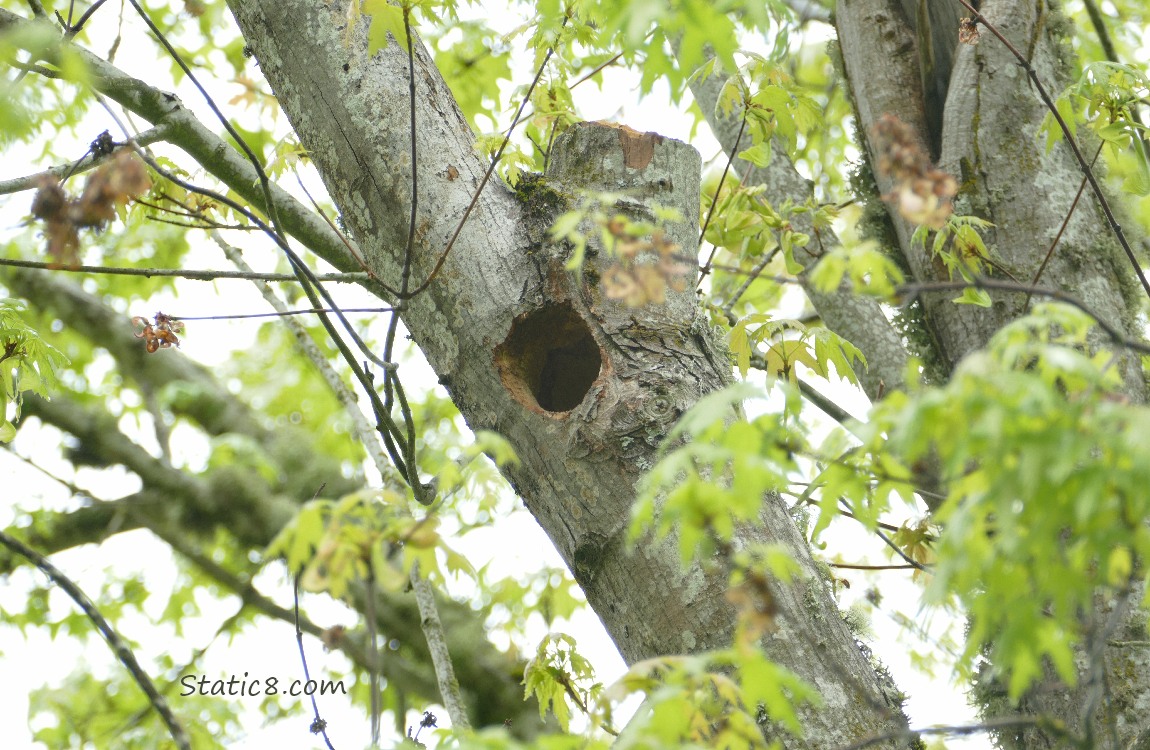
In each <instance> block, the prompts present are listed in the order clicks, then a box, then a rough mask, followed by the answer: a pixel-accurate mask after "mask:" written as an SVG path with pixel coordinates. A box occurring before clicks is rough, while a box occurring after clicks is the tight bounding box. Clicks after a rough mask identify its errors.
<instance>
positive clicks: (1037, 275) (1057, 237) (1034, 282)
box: [1022, 141, 1106, 310]
mask: <svg viewBox="0 0 1150 750" xmlns="http://www.w3.org/2000/svg"><path fill="white" fill-rule="evenodd" d="M1104 145H1106V143H1105V141H1103V142H1102V143H1099V144H1098V150H1097V151H1095V152H1094V158H1093V159H1091V160H1090V166H1091V167H1093V166H1094V164H1095V163H1097V161H1098V157H1099V156H1100V155H1101V154H1102V147H1103V146H1104ZM1085 190H1086V175H1083V176H1082V182H1081V183H1079V185H1078V192H1077V193H1075V194H1074V200H1073V201H1071V203H1070V209H1069V210H1068V211H1067V212H1066V217H1065V218H1064V219H1063V220H1062V226H1060V227H1058V232H1057V234H1055V235H1054V239H1053V240H1051V242H1050V248H1049V249H1048V250H1047V251H1046V257H1045V258H1043V259H1042V263H1041V265H1039V266H1038V270H1037V271H1035V272H1034V278H1033V279H1031V280H1030V285H1031V286H1037V285H1038V280H1039V279H1041V278H1042V272H1043V271H1045V270H1046V264H1047V263H1049V262H1050V259H1051V258H1053V257H1054V249H1055V248H1056V247H1058V242H1059V240H1061V239H1062V235H1063V233H1064V232H1065V231H1066V227H1067V226H1068V225H1069V224H1070V217H1072V216H1074V209H1076V208H1078V201H1079V200H1081V199H1082V193H1083V192H1084V191H1085ZM1028 307H1030V295H1029V294H1027V295H1026V301H1024V302H1023V303H1022V309H1023V310H1025V309H1027V308H1028Z"/></svg>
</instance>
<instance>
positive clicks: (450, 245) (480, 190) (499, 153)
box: [407, 18, 567, 298]
mask: <svg viewBox="0 0 1150 750" xmlns="http://www.w3.org/2000/svg"><path fill="white" fill-rule="evenodd" d="M563 25H564V26H566V25H567V19H566V18H564V19H563ZM554 52H555V50H554V48H552V47H548V48H547V54H545V55H544V56H543V62H541V63H539V70H538V71H537V72H536V73H535V79H534V80H533V81H531V85H530V86H529V87H528V88H527V93H526V94H525V95H524V96H523V101H522V102H520V103H519V109H518V110H517V111H516V112H515V117H514V118H513V119H512V120H511V127H509V128H507V133H506V134H505V135H504V136H503V142H502V143H500V144H499V148H498V149H497V150H496V152H495V155H494V156H492V157H491V164H490V165H488V167H487V171H486V172H485V173H484V175H483V179H482V180H480V181H479V187H477V188H476V189H475V194H474V195H472V196H471V202H470V203H468V204H467V208H466V209H464V211H463V216H461V217H460V218H459V223H458V224H456V225H455V231H454V232H452V234H451V239H449V240H448V241H447V247H445V248H443V252H442V253H441V254H440V256H439V260H437V261H436V262H435V267H433V268H432V269H431V273H429V274H428V275H427V279H426V280H425V281H424V282H423V283H422V284H420V285H419V286H418V287H416V288H415V289H414V290H413V291H411V292H409V293H408V295H407V298H410V297H414V296H415V295H417V294H419V293H420V292H422V291H423V290H424V289H427V287H429V286H431V282H432V281H434V280H435V277H436V275H437V274H438V273H439V269H440V268H442V267H443V263H444V261H446V260H447V254H448V253H450V252H451V248H453V247H454V246H455V240H456V239H458V237H459V233H460V232H462V231H463V225H464V224H466V223H467V218H468V217H469V216H471V211H472V210H473V209H474V208H475V204H476V203H478V202H479V196H480V195H481V194H482V193H483V188H485V187H487V183H488V181H490V180H491V175H492V174H493V173H494V172H495V166H496V165H497V164H499V160H500V159H502V158H503V151H504V149H506V148H507V144H508V143H509V142H510V141H511V134H512V133H513V132H514V131H515V127H516V126H517V125H518V124H519V120H520V118H521V117H522V116H523V109H524V107H526V106H527V103H528V102H530V101H531V93H532V92H533V91H535V87H536V86H537V85H539V81H540V79H541V78H543V71H544V70H546V69H547V63H548V62H550V60H551V55H552V54H554Z"/></svg>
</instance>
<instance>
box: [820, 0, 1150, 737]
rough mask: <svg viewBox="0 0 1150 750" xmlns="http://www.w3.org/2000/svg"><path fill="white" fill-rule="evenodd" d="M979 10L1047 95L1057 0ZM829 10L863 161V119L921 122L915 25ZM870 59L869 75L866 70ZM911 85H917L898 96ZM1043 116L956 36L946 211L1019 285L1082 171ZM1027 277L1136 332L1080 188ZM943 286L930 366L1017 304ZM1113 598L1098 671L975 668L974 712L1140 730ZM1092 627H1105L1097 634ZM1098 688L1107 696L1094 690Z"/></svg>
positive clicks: (1141, 700) (985, 5)
mask: <svg viewBox="0 0 1150 750" xmlns="http://www.w3.org/2000/svg"><path fill="white" fill-rule="evenodd" d="M929 2H957V0H929ZM981 12H982V13H983V14H984V15H985V16H986V18H987V19H988V20H989V21H990V22H991V23H993V24H994V25H995V26H997V27H998V28H999V29H1000V30H1001V31H1002V32H1003V33H1004V34H1005V35H1006V36H1007V38H1009V39H1010V40H1011V41H1012V42H1013V43H1014V45H1015V46H1016V47H1017V48H1018V49H1020V50H1022V51H1023V52H1024V53H1025V54H1027V55H1029V58H1028V59H1029V62H1030V63H1031V65H1033V67H1034V68H1035V70H1036V71H1037V74H1038V76H1039V78H1040V80H1041V81H1042V82H1043V83H1044V84H1045V86H1046V88H1047V90H1048V91H1049V92H1050V93H1051V95H1052V96H1056V95H1057V94H1058V92H1060V91H1061V90H1062V88H1063V87H1064V86H1065V85H1066V83H1067V77H1066V76H1067V71H1068V67H1069V63H1068V62H1067V59H1068V58H1067V56H1068V55H1070V54H1072V53H1071V52H1070V51H1069V49H1068V42H1067V40H1065V39H1064V38H1061V37H1059V36H1058V33H1059V32H1058V30H1059V29H1061V30H1063V31H1062V33H1064V32H1065V28H1066V26H1065V24H1063V23H1061V20H1062V19H1061V16H1060V12H1061V11H1060V8H1059V7H1058V6H1057V3H1051V2H1049V0H1040V1H1039V2H1032V1H1031V0H983V2H982V3H981ZM963 15H968V13H966V12H964V13H963ZM835 19H836V26H837V28H838V33H839V41H840V44H841V47H842V52H843V61H844V66H845V69H846V74H847V78H848V83H849V86H850V91H851V95H852V97H853V99H854V103H855V107H856V111H857V113H858V117H859V120H860V122H859V125H860V132H862V133H863V134H865V137H866V138H867V141H866V144H865V145H866V147H867V149H868V152H869V156H870V158H871V163H872V164H873V163H875V162H876V157H877V153H878V151H877V150H878V148H879V147H878V146H877V144H876V141H875V139H874V137H873V135H872V128H873V127H874V125H875V123H876V122H877V120H878V118H880V117H881V116H883V115H884V114H886V113H891V114H895V115H897V116H898V117H899V118H900V119H901V120H903V121H904V122H906V123H909V124H911V125H913V126H914V127H915V128H916V129H917V130H918V131H919V132H920V133H922V132H925V131H924V115H923V106H922V101H923V99H922V96H921V86H920V84H919V74H918V60H917V57H916V50H915V42H914V35H913V34H912V32H911V30H910V28H909V27H908V26H907V25H906V23H905V21H904V16H903V15H901V14H900V11H899V9H898V8H897V7H896V5H895V0H840V2H839V3H838V6H837V9H836V15H835ZM880 70H881V71H882V75H875V74H874V71H880ZM916 91H917V92H919V93H918V94H917V95H911V94H908V92H916ZM1045 114H1046V109H1045V107H1044V106H1043V103H1042V102H1041V100H1040V99H1039V98H1038V95H1037V92H1036V91H1035V90H1034V87H1033V85H1032V84H1031V82H1030V81H1029V79H1028V78H1027V75H1026V73H1025V72H1024V71H1023V69H1022V68H1021V67H1020V66H1019V65H1018V63H1017V61H1016V59H1015V58H1014V56H1013V55H1012V54H1011V53H1010V52H1009V51H1008V50H1007V49H1006V47H1005V46H1004V45H1003V44H1001V43H1000V42H999V41H998V40H997V39H995V38H994V37H993V36H991V35H990V34H989V33H987V32H983V34H982V40H981V41H980V42H979V43H978V44H977V45H976V46H964V45H960V47H959V49H958V54H957V57H956V62H955V68H954V71H953V74H952V77H951V82H950V94H949V96H948V98H947V104H946V109H945V116H944V127H943V140H942V154H941V157H940V163H939V166H940V167H941V168H942V169H944V170H945V171H947V172H949V173H950V174H951V175H953V176H954V177H955V178H956V179H957V180H958V182H959V184H960V186H961V192H960V194H959V197H958V199H957V200H956V210H957V212H958V213H959V214H973V215H975V216H978V217H981V218H983V219H987V220H989V221H991V222H993V223H994V227H993V228H992V229H990V230H989V231H987V232H986V233H985V239H986V245H987V247H988V248H989V249H990V251H991V253H992V256H993V257H994V258H995V259H996V260H997V261H998V263H999V264H1000V265H1001V266H1002V267H1003V268H1005V269H1006V270H1008V271H1009V272H1010V273H1011V274H1012V275H1013V276H1014V277H1015V278H1017V279H1018V280H1019V281H1021V282H1023V283H1029V282H1030V281H1031V280H1032V279H1033V278H1034V276H1035V273H1036V272H1037V270H1038V268H1039V267H1040V265H1041V264H1042V263H1043V259H1044V258H1045V257H1046V254H1047V252H1048V250H1049V248H1050V246H1051V243H1052V242H1053V241H1054V239H1055V237H1056V236H1057V235H1058V234H1059V230H1060V227H1061V226H1062V223H1063V220H1064V218H1065V216H1066V214H1067V212H1068V211H1069V210H1070V208H1071V205H1072V204H1073V202H1074V197H1075V193H1076V191H1077V190H1078V187H1079V185H1080V184H1081V181H1082V172H1081V171H1080V170H1079V167H1078V165H1077V163H1076V161H1075V160H1074V158H1073V156H1072V154H1071V152H1070V150H1069V148H1067V146H1066V144H1065V143H1062V144H1059V145H1057V146H1055V147H1054V149H1053V150H1051V151H1049V152H1047V149H1046V141H1045V137H1044V136H1042V135H1040V134H1039V132H1038V128H1039V125H1040V123H1041V121H1042V119H1043V117H1044V116H1045ZM1095 148H1096V146H1095ZM1089 153H1090V155H1092V154H1093V150H1092V149H1091V150H1090V151H1089ZM1088 158H1089V157H1088ZM878 188H879V190H880V192H882V193H888V192H890V191H891V189H892V182H891V181H890V180H889V179H886V178H883V177H882V176H881V175H880V176H879V177H878ZM1087 190H1088V191H1089V188H1088V189H1087ZM891 220H892V222H893V223H894V227H895V229H896V231H897V235H898V239H899V243H900V245H899V247H898V248H897V252H899V253H901V254H902V257H903V258H904V259H905V261H906V265H907V267H909V268H910V269H911V271H912V273H913V275H914V278H915V279H916V280H918V281H923V282H929V281H944V280H947V278H948V277H947V273H946V270H945V268H944V267H943V265H942V262H941V261H940V260H939V259H937V258H933V257H931V254H930V253H929V252H928V251H927V250H926V249H924V248H923V247H921V246H918V247H916V246H913V245H912V244H911V242H910V236H911V233H912V232H913V227H912V226H910V225H908V224H907V223H906V222H905V221H903V220H902V219H901V218H900V217H899V216H898V215H897V213H894V212H892V214H891ZM993 275H995V276H998V275H1000V274H999V272H997V271H996V272H995V273H994V274H993ZM1040 283H1041V284H1042V285H1044V286H1050V287H1055V288H1058V289H1062V290H1065V291H1068V292H1070V293H1072V294H1074V295H1075V296H1077V297H1078V298H1079V299H1081V300H1083V301H1084V302H1086V304H1087V305H1088V306H1089V307H1091V308H1092V309H1093V310H1094V311H1096V312H1097V313H1098V314H1099V315H1100V316H1101V317H1102V318H1104V319H1105V320H1108V321H1110V322H1111V323H1113V324H1115V325H1117V326H1118V327H1120V328H1123V329H1124V330H1125V331H1126V332H1127V334H1128V335H1138V334H1137V326H1136V323H1135V321H1134V312H1135V311H1136V310H1137V309H1138V304H1139V296H1140V295H1141V294H1142V291H1141V290H1140V289H1139V288H1138V287H1137V286H1136V284H1135V283H1134V281H1133V273H1132V270H1131V266H1130V264H1129V262H1128V261H1127V260H1126V258H1125V256H1124V254H1123V252H1122V250H1121V249H1120V248H1119V245H1118V243H1117V241H1116V240H1115V238H1114V234H1113V233H1112V232H1111V231H1110V229H1109V228H1108V226H1107V224H1106V222H1105V221H1104V219H1103V215H1102V212H1101V210H1100V209H1099V207H1098V203H1097V201H1096V200H1094V199H1093V197H1092V196H1091V195H1090V193H1089V192H1087V194H1086V195H1084V196H1083V199H1082V201H1081V202H1080V203H1079V205H1078V207H1077V209H1076V210H1075V212H1074V214H1073V217H1072V218H1071V220H1070V222H1069V223H1068V224H1067V226H1066V229H1065V231H1064V232H1063V233H1062V234H1061V237H1060V239H1059V242H1058V246H1057V248H1056V250H1055V252H1054V254H1053V256H1052V258H1051V260H1050V262H1049V264H1048V265H1047V267H1046V269H1045V271H1044V273H1043V275H1042V277H1041V280H1040ZM954 296H956V295H955V294H954V293H953V292H948V293H943V294H932V295H926V296H924V298H923V303H924V308H925V322H926V324H927V325H928V326H929V327H930V329H931V330H932V331H933V334H934V338H935V342H936V344H937V348H936V350H935V353H936V355H937V357H938V363H937V364H938V365H939V367H938V368H937V370H936V371H941V372H943V373H949V372H950V371H951V370H953V368H954V366H955V365H956V364H957V363H958V361H959V360H961V359H962V358H963V357H964V356H965V355H967V354H968V353H970V352H971V351H973V350H975V349H977V348H979V347H981V346H983V345H984V344H985V343H986V342H987V341H988V340H989V339H990V337H991V336H992V335H994V333H995V332H996V331H998V330H999V329H1000V328H1001V327H1002V326H1003V325H1004V324H1006V323H1008V322H1010V321H1011V320H1014V319H1015V318H1017V317H1019V316H1020V315H1022V314H1023V313H1024V312H1025V310H1024V309H1023V307H1024V304H1025V299H1026V297H1025V295H1022V294H1009V293H992V294H991V297H992V298H993V300H994V304H993V306H992V307H991V308H988V309H984V308H980V307H974V306H971V305H956V304H953V303H952V302H951V301H950V300H952V299H953V298H954ZM1118 366H1119V367H1120V368H1121V370H1122V372H1123V375H1124V378H1125V382H1126V392H1127V394H1128V395H1129V397H1130V398H1131V399H1132V400H1134V401H1136V402H1144V401H1145V397H1146V392H1145V391H1146V386H1145V382H1144V380H1143V376H1142V372H1141V368H1140V367H1139V362H1138V359H1137V357H1135V356H1133V355H1132V354H1131V353H1126V354H1124V355H1120V360H1119V365H1118ZM1140 599H1141V594H1140V591H1135V592H1134V593H1133V595H1132V598H1131V601H1133V602H1135V603H1137V602H1138V601H1139V600H1140ZM1113 606H1114V602H1112V601H1105V602H1100V605H1099V607H1098V609H1097V611H1095V612H1094V613H1090V614H1088V615H1086V618H1087V621H1088V624H1089V627H1090V629H1091V631H1092V632H1093V633H1094V634H1095V635H1094V637H1102V638H1104V639H1105V638H1107V637H1108V639H1109V641H1110V642H1111V643H1112V644H1118V645H1109V646H1107V647H1106V648H1105V649H1104V657H1103V659H1102V660H1101V662H1099V663H1101V664H1103V665H1104V669H1103V670H1097V671H1094V670H1091V669H1089V668H1088V663H1089V660H1088V659H1087V657H1086V654H1085V653H1082V654H1080V658H1079V667H1080V670H1081V674H1080V677H1079V680H1078V685H1077V686H1076V687H1075V688H1068V687H1066V686H1065V685H1062V684H1060V683H1059V682H1058V680H1057V679H1056V678H1055V677H1054V675H1053V673H1052V672H1049V671H1048V672H1049V675H1048V677H1049V679H1048V680H1047V681H1046V682H1045V683H1043V684H1040V685H1038V686H1037V687H1036V688H1035V689H1034V690H1033V691H1032V692H1031V694H1029V695H1027V696H1026V697H1025V698H1024V700H1023V704H1022V705H1021V706H1019V707H1012V706H1010V705H1008V702H1007V701H1006V698H1005V693H1004V690H1003V689H1002V688H1001V686H996V683H995V682H994V680H993V679H989V677H988V679H986V680H984V681H983V682H982V684H981V685H980V686H979V689H978V690H977V691H976V696H977V699H978V701H979V703H980V706H981V708H982V711H983V713H984V718H986V719H990V718H995V717H999V716H1002V715H1003V714H1008V713H1011V712H1014V711H1019V712H1021V713H1023V714H1029V715H1045V716H1050V717H1055V718H1057V719H1060V720H1062V721H1064V722H1065V723H1066V725H1067V727H1068V728H1069V729H1070V730H1071V731H1074V732H1081V731H1082V730H1083V729H1084V725H1083V714H1084V711H1085V710H1086V708H1087V707H1095V706H1096V710H1095V711H1094V712H1093V716H1094V722H1093V725H1092V729H1091V731H1092V732H1093V736H1094V737H1096V738H1099V739H1098V742H1099V743H1100V746H1102V745H1103V744H1104V745H1105V746H1107V747H1110V746H1111V744H1112V743H1113V742H1114V741H1115V740H1117V744H1116V745H1114V746H1116V747H1123V748H1125V747H1127V746H1129V744H1130V743H1131V742H1132V741H1133V740H1134V739H1135V738H1136V737H1138V736H1139V735H1140V734H1146V733H1147V732H1148V731H1150V698H1148V696H1150V652H1148V651H1147V650H1146V649H1145V647H1144V646H1143V647H1130V646H1129V644H1130V643H1132V642H1142V643H1143V644H1144V643H1145V639H1146V636H1145V633H1146V627H1145V623H1146V613H1145V612H1143V611H1139V610H1137V609H1136V608H1122V609H1121V612H1124V613H1126V614H1125V616H1124V617H1119V618H1116V621H1115V622H1113V623H1112V622H1110V620H1111V619H1112V618H1111V614H1110V612H1111V609H1112V607H1113ZM1104 633H1106V634H1108V635H1099V634H1104ZM992 671H993V670H988V671H987V674H988V675H989V674H990V673H991V672H992ZM1103 672H1104V673H1105V674H1103ZM1103 692H1105V694H1106V696H1107V698H1106V699H1104V700H1098V698H1099V696H1100V695H1101V694H1102V693H1103ZM1000 739H1001V741H1002V742H1004V743H1005V744H1007V745H1008V746H1010V747H1019V748H1039V747H1055V746H1058V745H1059V739H1058V738H1057V737H1056V736H1054V735H1052V734H1048V733H1045V732H1044V731H1043V730H1041V729H1038V728H1035V729H1031V730H1027V731H1020V732H1018V733H1014V734H1003V735H1001V737H1000Z"/></svg>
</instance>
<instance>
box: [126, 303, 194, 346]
mask: <svg viewBox="0 0 1150 750" xmlns="http://www.w3.org/2000/svg"><path fill="white" fill-rule="evenodd" d="M132 325H133V326H135V328H136V332H135V336H136V338H138V339H143V340H144V345H145V346H146V347H147V349H148V353H149V354H152V353H154V352H156V351H157V350H159V349H167V348H169V347H172V346H175V347H178V346H179V345H180V337H179V336H177V335H176V334H178V333H183V332H184V324H183V322H182V321H179V320H176V319H175V318H173V317H172V316H171V315H165V314H164V313H162V312H158V313H156V315H155V318H154V321H152V320H148V319H147V318H143V317H139V316H137V317H135V318H132Z"/></svg>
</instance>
